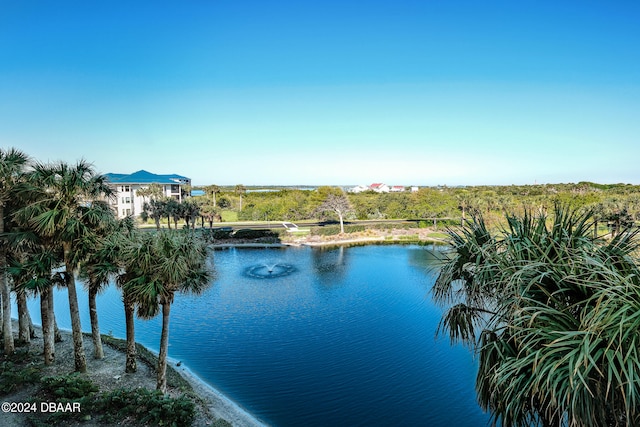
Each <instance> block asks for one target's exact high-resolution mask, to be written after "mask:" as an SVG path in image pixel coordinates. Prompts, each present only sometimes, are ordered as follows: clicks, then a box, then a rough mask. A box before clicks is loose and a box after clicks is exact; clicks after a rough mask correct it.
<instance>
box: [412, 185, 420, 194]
mask: <svg viewBox="0 0 640 427" xmlns="http://www.w3.org/2000/svg"><path fill="white" fill-rule="evenodd" d="M418 190H420V189H419V188H418V186H416V185H412V186H411V192H412V193H417V192H418Z"/></svg>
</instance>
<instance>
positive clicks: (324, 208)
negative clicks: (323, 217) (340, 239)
mask: <svg viewBox="0 0 640 427" xmlns="http://www.w3.org/2000/svg"><path fill="white" fill-rule="evenodd" d="M317 212H319V213H323V212H332V213H335V214H336V215H338V219H339V220H340V233H344V217H345V215H347V214H349V213H352V212H353V208H352V207H351V203H350V202H349V199H348V198H347V196H345V195H344V194H341V195H337V194H329V195H328V196H327V198H326V199H325V201H324V202H323V203H322V204H321V205H320V206H319V207H318V209H317Z"/></svg>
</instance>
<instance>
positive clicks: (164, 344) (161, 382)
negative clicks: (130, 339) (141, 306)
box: [156, 298, 171, 393]
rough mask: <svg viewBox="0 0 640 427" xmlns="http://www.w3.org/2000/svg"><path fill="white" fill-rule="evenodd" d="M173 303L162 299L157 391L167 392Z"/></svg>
mask: <svg viewBox="0 0 640 427" xmlns="http://www.w3.org/2000/svg"><path fill="white" fill-rule="evenodd" d="M170 311H171V303H170V302H168V301H167V300H166V298H163V299H162V335H161V336H160V353H159V354H158V379H157V383H156V390H160V391H161V392H162V393H166V392H167V352H168V350H169V313H170Z"/></svg>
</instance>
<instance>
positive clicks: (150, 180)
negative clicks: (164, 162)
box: [105, 170, 191, 218]
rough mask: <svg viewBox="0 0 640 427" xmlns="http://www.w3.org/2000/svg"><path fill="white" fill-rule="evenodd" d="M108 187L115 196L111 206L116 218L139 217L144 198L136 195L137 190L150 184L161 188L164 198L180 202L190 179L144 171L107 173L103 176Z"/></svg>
mask: <svg viewBox="0 0 640 427" xmlns="http://www.w3.org/2000/svg"><path fill="white" fill-rule="evenodd" d="M105 176H106V177H107V180H108V182H109V186H110V187H111V188H112V189H113V191H114V194H115V195H116V197H115V199H114V200H112V202H111V203H112V206H113V208H114V209H115V210H116V213H117V215H118V218H124V217H126V216H129V215H132V216H140V213H141V212H142V206H143V204H144V202H145V198H144V197H142V196H139V195H138V194H137V192H138V190H141V189H143V188H148V187H149V185H151V184H158V185H160V187H161V188H162V195H163V196H164V197H173V198H174V199H176V200H178V201H182V199H183V198H184V197H185V196H188V195H189V193H188V190H189V188H187V187H190V186H191V179H190V178H187V177H186V176H182V175H176V174H171V175H157V174H155V173H151V172H148V171H146V170H139V171H137V172H134V173H132V174H129V175H127V174H122V173H107V174H105Z"/></svg>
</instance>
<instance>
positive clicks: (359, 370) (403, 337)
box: [31, 246, 488, 426]
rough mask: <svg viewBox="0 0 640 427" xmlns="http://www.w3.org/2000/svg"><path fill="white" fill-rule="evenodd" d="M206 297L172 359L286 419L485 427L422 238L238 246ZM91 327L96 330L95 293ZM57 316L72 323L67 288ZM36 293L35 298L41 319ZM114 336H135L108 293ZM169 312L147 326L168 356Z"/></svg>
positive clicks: (185, 319)
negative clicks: (434, 289)
mask: <svg viewBox="0 0 640 427" xmlns="http://www.w3.org/2000/svg"><path fill="white" fill-rule="evenodd" d="M213 257H214V265H215V278H214V280H213V282H212V286H211V288H209V290H208V291H207V292H206V293H205V294H204V295H201V296H199V297H193V296H182V295H180V296H178V297H177V298H176V301H175V303H174V305H173V307H172V310H171V330H170V335H169V341H170V347H169V356H170V357H172V358H174V359H177V360H180V361H182V362H183V363H184V364H186V365H187V366H188V367H189V368H190V369H191V370H192V371H193V372H194V373H196V374H197V375H198V376H200V377H201V378H202V379H204V380H205V381H207V382H209V383H210V384H212V385H215V387H217V388H218V389H219V390H221V391H222V392H224V393H225V394H227V395H228V396H229V397H230V398H231V399H233V400H235V401H236V402H237V403H239V404H240V405H241V406H243V407H244V408H245V409H247V410H248V411H249V412H251V413H253V414H254V415H255V416H257V417H258V418H260V419H262V420H264V421H265V422H267V423H269V424H272V425H277V426H326V425H335V426H357V425H362V426H378V425H393V426H450V425H456V426H484V425H486V424H487V420H488V415H487V414H484V413H483V412H482V411H481V410H480V408H479V407H478V405H477V403H476V400H475V391H474V381H475V372H476V366H477V364H476V362H475V361H474V360H473V359H472V356H471V354H470V353H469V351H468V350H467V349H465V348H463V347H461V346H454V347H451V346H450V344H449V341H448V339H444V338H439V339H435V338H434V335H435V330H436V328H437V325H438V321H439V319H440V315H441V311H440V309H439V308H437V307H435V306H434V305H433V303H432V302H431V300H430V296H429V295H428V291H429V289H430V287H431V285H432V283H433V280H434V277H433V275H432V274H429V271H428V269H429V267H430V265H431V259H430V256H429V253H428V251H426V250H425V249H424V248H422V247H418V246H361V247H352V248H331V249H326V248H324V249H317V248H306V247H305V248H284V249H228V250H221V251H216V252H215V253H214V255H213ZM80 295H82V296H81V301H80V302H81V310H82V314H83V318H82V324H83V329H85V330H87V331H88V330H90V324H89V315H88V310H87V302H86V295H85V294H80ZM56 304H57V306H56V313H57V314H58V323H59V325H60V326H61V327H63V328H70V321H69V314H68V308H67V307H68V303H67V295H66V291H61V292H58V293H57V294H56ZM36 307H37V302H36V301H33V302H32V304H31V308H32V315H33V316H34V321H38V322H39V317H38V316H39V310H38V309H37V308H36ZM98 310H99V311H98V313H99V315H100V326H101V330H102V332H103V333H109V332H111V333H113V335H115V336H117V337H122V338H123V337H124V336H125V329H124V312H123V308H122V303H121V298H120V294H119V292H118V291H117V290H116V289H115V288H113V287H112V288H110V289H109V290H108V291H107V292H106V293H105V294H103V295H101V296H99V298H98ZM160 321H161V319H160V318H156V319H152V320H150V321H139V320H138V321H137V325H136V328H137V329H136V338H137V340H138V341H139V342H141V343H142V344H144V345H145V346H147V347H149V348H151V349H154V350H156V351H157V349H158V343H159V340H160V327H161V322H160Z"/></svg>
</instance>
